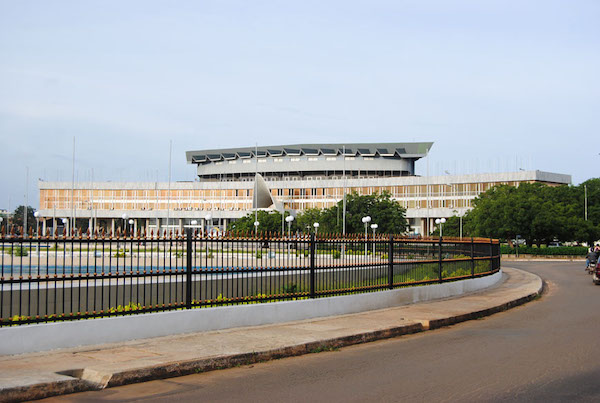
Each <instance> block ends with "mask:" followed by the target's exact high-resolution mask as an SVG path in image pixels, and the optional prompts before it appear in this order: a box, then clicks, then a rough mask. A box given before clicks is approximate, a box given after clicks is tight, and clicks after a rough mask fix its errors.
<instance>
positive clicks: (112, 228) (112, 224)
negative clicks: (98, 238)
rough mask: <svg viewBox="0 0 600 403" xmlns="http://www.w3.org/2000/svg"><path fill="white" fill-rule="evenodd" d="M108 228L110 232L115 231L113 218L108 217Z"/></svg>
mask: <svg viewBox="0 0 600 403" xmlns="http://www.w3.org/2000/svg"><path fill="white" fill-rule="evenodd" d="M110 230H111V231H112V234H114V233H115V219H114V218H111V219H110Z"/></svg>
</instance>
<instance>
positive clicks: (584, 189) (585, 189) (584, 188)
mask: <svg viewBox="0 0 600 403" xmlns="http://www.w3.org/2000/svg"><path fill="white" fill-rule="evenodd" d="M583 191H584V193H585V220H586V221H587V185H583Z"/></svg>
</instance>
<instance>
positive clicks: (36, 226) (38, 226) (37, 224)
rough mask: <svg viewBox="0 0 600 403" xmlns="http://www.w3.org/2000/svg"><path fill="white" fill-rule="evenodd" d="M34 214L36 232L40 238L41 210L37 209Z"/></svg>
mask: <svg viewBox="0 0 600 403" xmlns="http://www.w3.org/2000/svg"><path fill="white" fill-rule="evenodd" d="M33 216H34V217H35V224H36V225H35V234H36V236H37V237H38V238H39V237H40V212H39V211H36V212H35V213H33Z"/></svg>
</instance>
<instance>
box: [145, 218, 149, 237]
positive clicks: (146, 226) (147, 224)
mask: <svg viewBox="0 0 600 403" xmlns="http://www.w3.org/2000/svg"><path fill="white" fill-rule="evenodd" d="M148 227H150V219H149V218H146V224H145V225H144V233H145V234H146V235H148Z"/></svg>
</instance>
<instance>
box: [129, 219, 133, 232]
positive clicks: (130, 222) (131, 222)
mask: <svg viewBox="0 0 600 403" xmlns="http://www.w3.org/2000/svg"><path fill="white" fill-rule="evenodd" d="M133 222H134V221H133V219H132V218H130V219H129V233H130V234H132V235H133Z"/></svg>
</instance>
